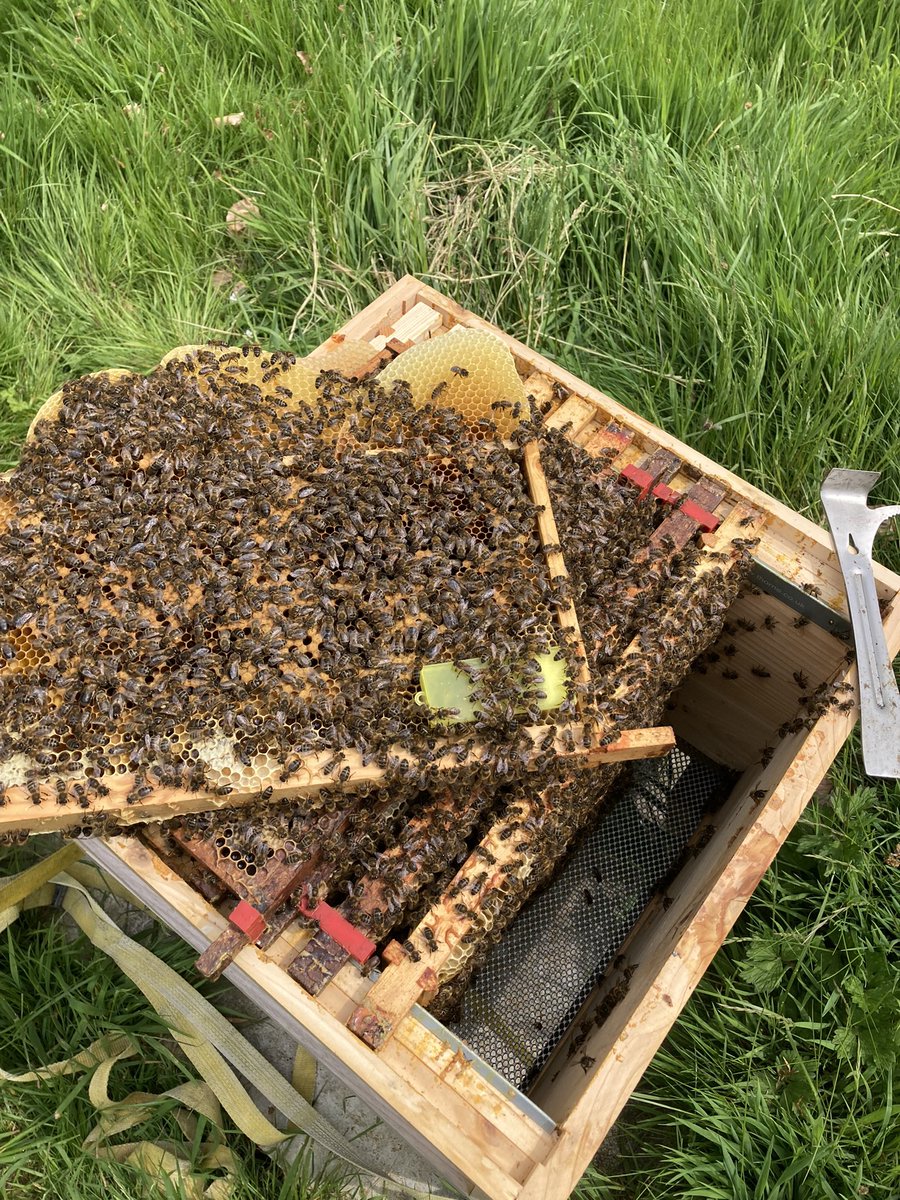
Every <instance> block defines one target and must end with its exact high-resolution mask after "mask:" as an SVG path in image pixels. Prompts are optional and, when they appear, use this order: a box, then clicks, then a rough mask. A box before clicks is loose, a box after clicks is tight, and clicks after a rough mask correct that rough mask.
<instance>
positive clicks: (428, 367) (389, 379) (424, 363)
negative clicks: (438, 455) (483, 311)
mask: <svg viewBox="0 0 900 1200" xmlns="http://www.w3.org/2000/svg"><path fill="white" fill-rule="evenodd" d="M377 379H378V382H379V383H380V384H382V385H383V386H389V385H391V384H392V383H394V381H395V380H403V381H404V382H406V383H408V384H409V387H410V390H411V393H412V398H413V402H414V403H415V404H417V405H419V406H420V407H424V406H425V405H426V404H441V405H449V406H450V407H451V408H453V409H455V411H457V412H458V413H460V414H461V415H462V417H463V419H464V420H465V421H466V422H467V424H469V425H470V426H473V427H474V426H477V424H478V422H479V421H492V422H493V423H494V425H495V426H496V427H497V434H498V435H499V436H500V437H509V436H510V434H511V433H512V432H513V430H514V429H515V428H516V427H517V426H518V424H519V420H520V417H523V416H524V415H526V414H527V412H528V405H527V402H526V399H525V388H524V386H523V384H522V380H521V379H520V378H519V376H518V373H517V372H516V365H515V362H514V361H513V358H512V355H511V354H510V353H509V351H508V350H507V349H506V347H505V346H504V345H503V343H502V342H501V341H500V340H499V339H498V338H496V337H494V335H493V334H490V333H484V332H482V331H481V330H478V329H465V328H464V327H462V326H460V325H457V326H455V327H454V328H453V329H452V330H451V331H450V332H449V333H447V334H444V335H443V336H441V337H436V338H431V339H430V340H429V341H426V342H420V343H419V345H417V346H411V347H410V348H409V349H408V350H405V351H404V352H403V353H402V354H399V355H398V356H397V357H396V358H395V359H394V361H393V362H391V363H388V365H387V366H386V367H384V368H383V370H382V371H381V372H380V373H379V375H378V376H377ZM484 436H488V435H487V432H485V435H484Z"/></svg>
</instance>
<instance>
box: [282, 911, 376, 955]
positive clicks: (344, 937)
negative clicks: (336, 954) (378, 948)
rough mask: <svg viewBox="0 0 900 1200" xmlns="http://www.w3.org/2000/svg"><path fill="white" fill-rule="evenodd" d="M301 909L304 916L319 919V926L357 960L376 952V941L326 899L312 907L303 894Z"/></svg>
mask: <svg viewBox="0 0 900 1200" xmlns="http://www.w3.org/2000/svg"><path fill="white" fill-rule="evenodd" d="M300 911H301V912H302V913H303V915H304V917H311V918H312V920H314V921H318V923H319V928H320V929H324V931H325V932H326V933H327V934H328V936H329V937H332V938H334V940H335V941H336V942H337V944H338V945H339V946H343V947H344V949H345V950H346V951H347V953H348V954H349V955H350V957H351V958H355V959H356V961H357V962H361V963H363V962H365V961H366V959H368V958H371V957H372V955H373V954H374V953H375V943H374V942H373V941H372V940H371V939H370V938H367V937H366V935H365V934H364V933H363V932H362V930H361V929H357V928H356V926H355V925H351V924H350V922H349V921H348V920H347V918H346V917H342V916H341V914H340V913H339V912H338V911H337V909H336V908H332V907H331V905H330V904H326V903H325V901H324V900H320V901H319V903H318V904H317V905H316V907H315V908H310V907H309V906H308V904H307V902H306V897H305V896H303V897H302V898H301V900H300Z"/></svg>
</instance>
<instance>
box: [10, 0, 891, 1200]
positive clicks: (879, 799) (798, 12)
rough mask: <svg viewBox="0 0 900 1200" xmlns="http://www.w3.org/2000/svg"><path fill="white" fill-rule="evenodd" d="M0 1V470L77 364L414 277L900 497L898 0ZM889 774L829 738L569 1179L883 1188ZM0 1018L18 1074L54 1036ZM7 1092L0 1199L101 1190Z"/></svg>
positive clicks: (705, 423) (94, 1174)
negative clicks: (622, 1109) (633, 1090)
mask: <svg viewBox="0 0 900 1200" xmlns="http://www.w3.org/2000/svg"><path fill="white" fill-rule="evenodd" d="M0 30H2V39H0V45H2V46H3V49H4V53H5V59H6V61H5V63H4V67H5V69H4V71H3V75H2V80H0V134H2V135H3V136H2V139H0V439H2V448H0V467H2V466H9V465H11V464H13V463H14V462H15V460H16V457H17V454H18V448H19V446H20V444H21V440H22V437H23V436H24V432H25V429H26V428H27V424H28V421H29V419H30V416H31V414H32V413H33V412H34V411H35V409H36V408H37V406H38V405H39V404H40V402H41V401H42V400H43V399H44V398H45V397H46V396H47V395H49V394H50V392H51V391H52V390H54V388H55V387H57V386H58V385H59V384H60V383H61V382H62V381H63V380H64V379H66V378H68V377H70V376H72V375H74V374H78V373H81V372H85V371H90V370H96V369H99V368H103V367H110V366H133V367H137V368H147V367H150V366H151V365H152V364H153V363H154V362H155V361H156V360H157V358H158V357H159V355H160V354H161V353H162V352H164V351H165V350H167V349H169V348H170V347H172V346H174V345H178V344H180V343H183V342H190V341H196V340H201V339H203V338H205V337H222V338H232V337H238V338H242V337H244V336H252V337H254V338H258V339H259V340H261V341H263V342H265V343H268V344H271V345H277V346H284V345H288V344H290V345H293V346H296V347H299V348H301V349H307V348H309V347H311V346H312V345H313V344H315V343H316V342H317V341H318V340H320V339H321V338H323V337H324V336H326V335H327V334H328V333H329V332H331V331H332V330H333V329H334V328H335V327H336V326H337V325H338V324H340V323H341V322H342V321H343V320H344V319H345V318H346V317H347V316H348V315H350V314H351V313H352V312H354V311H355V310H357V309H358V308H359V307H360V306H361V305H362V304H364V303H365V302H367V301H368V300H370V299H371V298H372V297H373V296H374V295H375V294H377V292H379V291H380V290H381V289H382V288H383V287H384V286H385V285H386V284H387V283H389V282H390V281H391V280H392V279H393V278H395V277H396V276H399V275H400V274H402V273H404V272H406V271H412V272H415V273H417V274H419V275H421V276H422V277H424V278H425V279H427V280H428V281H430V282H434V283H435V284H436V286H438V287H441V288H443V289H444V290H447V291H449V292H450V293H451V294H453V295H454V296H455V297H457V298H458V299H459V300H460V301H462V302H463V303H464V304H466V305H468V306H469V307H472V308H474V309H476V310H477V311H480V312H482V313H484V314H485V315H487V316H489V317H491V318H492V319H494V320H496V321H497V322H498V323H499V324H501V325H502V326H503V327H504V328H505V329H507V330H508V331H509V332H511V333H513V334H515V335H516V336H519V337H521V338H523V339H524V340H526V341H528V342H529V343H530V344H532V345H535V346H536V347H537V348H539V349H541V350H543V351H544V352H545V353H547V354H548V355H549V356H550V357H552V358H555V359H557V360H559V361H561V362H563V363H564V364H565V365H567V366H569V367H571V368H572V369H573V370H575V371H576V372H577V373H579V374H582V375H584V376H585V377H586V378H587V379H589V380H590V381H591V382H593V383H595V384H597V385H599V386H600V387H602V388H603V389H604V390H605V391H607V392H609V393H610V394H612V395H614V396H616V397H617V398H618V399H620V400H622V401H623V402H625V403H626V404H628V405H630V406H631V407H633V408H634V409H636V410H637V411H639V412H641V413H643V414H645V415H646V416H648V417H650V418H651V419H652V420H654V421H656V422H658V423H659V424H661V425H663V426H664V427H665V428H667V429H670V430H672V431H673V432H674V433H676V434H677V435H679V436H681V437H684V438H685V439H687V440H689V441H690V442H691V443H692V444H693V445H695V446H696V447H698V448H699V449H702V450H703V451H704V452H705V453H707V454H709V455H710V456H711V457H713V458H715V459H717V460H718V461H720V462H722V463H724V464H726V465H727V466H729V467H731V468H732V469H734V470H736V471H738V472H739V473H740V474H742V475H743V476H745V477H746V478H748V479H750V480H752V481H753V482H755V483H758V484H760V485H761V486H762V487H764V488H766V489H767V490H769V491H771V492H772V493H773V494H774V495H776V496H778V497H779V498H781V499H784V500H786V501H787V502H788V503H790V504H791V505H793V506H794V507H795V508H798V509H799V510H800V511H802V512H804V513H807V514H809V515H811V516H813V517H814V518H816V519H818V518H819V517H820V515H821V514H820V511H819V507H818V500H817V495H818V486H819V483H820V480H821V477H822V475H823V474H824V472H825V471H826V470H827V469H828V467H830V466H832V465H834V464H836V463H842V464H844V465H852V466H857V467H867V468H872V469H876V470H881V471H883V472H884V479H883V481H882V483H881V484H880V486H879V490H878V495H879V496H881V497H883V498H885V499H887V498H888V497H891V496H893V497H896V496H897V495H898V493H900V453H898V451H900V433H898V429H900V420H898V412H900V305H898V303H897V295H898V283H900V276H898V270H897V266H896V262H897V254H898V252H900V241H898V235H900V64H898V59H897V47H898V46H900V8H898V6H897V5H896V3H895V2H894V0H669V2H668V3H663V2H662V0H616V2H613V0H607V2H605V3H600V2H599V0H557V2H556V3H554V4H547V3H544V2H539V0H442V2H440V3H438V2H437V0H391V2H390V3H388V2H387V0H366V2H365V3H364V2H363V0H346V3H343V4H338V3H336V2H332V0H329V3H327V4H318V3H317V4H312V3H303V2H302V0H300V2H299V3H298V0H269V2H268V3H265V4H264V3H261V2H260V0H244V2H243V3H237V2H226V0H202V2H201V0H177V2H176V0H158V2H157V3H154V4H153V5H147V4H143V3H137V2H136V0H84V3H82V4H81V5H80V6H79V5H71V6H70V5H63V4H56V5H55V6H51V5H48V4H46V3H42V4H38V3H37V2H36V0H17V2H16V3H15V4H7V5H4V6H3V7H2V9H0ZM297 51H301V52H302V53H303V54H304V55H305V56H307V62H308V66H309V68H310V71H309V72H308V71H307V64H305V63H304V61H303V60H301V58H300V57H298V55H297ZM129 105H130V106H139V108H134V107H132V108H131V109H130V110H129V111H125V109H126V106H129ZM238 111H242V112H244V113H245V117H244V120H243V122H242V123H241V124H240V125H239V126H237V127H226V128H221V129H219V128H215V127H214V125H213V117H215V116H217V115H220V114H225V113H231V112H238ZM241 196H246V197H249V198H250V199H252V200H253V201H254V202H255V203H256V204H257V205H258V207H259V210H260V216H259V219H258V221H256V222H255V223H254V226H253V229H252V232H251V233H250V235H249V236H247V237H246V238H244V239H243V240H240V241H236V240H235V239H233V238H231V237H230V236H229V234H228V232H227V230H226V223H225V216H226V212H227V210H228V208H229V206H230V205H231V204H232V203H233V202H234V201H235V200H236V199H238V198H239V197H241ZM221 271H228V272H230V274H231V276H232V280H231V282H230V283H229V284H228V285H227V286H225V287H220V286H217V285H216V282H215V279H216V274H215V273H216V272H221ZM881 556H882V557H883V558H884V559H885V561H888V562H889V563H891V565H893V566H894V567H895V568H898V567H900V554H898V547H897V542H896V539H892V538H890V537H887V536H885V535H882V542H881ZM895 802H896V791H893V792H892V791H891V789H890V788H889V787H887V786H886V785H875V786H873V787H871V788H870V789H869V790H863V785H862V775H861V773H860V770H859V764H858V760H857V758H856V757H855V754H854V752H853V751H852V750H851V751H848V752H847V753H846V754H845V755H843V756H842V759H841V761H840V764H839V767H838V783H837V785H836V789H835V805H834V807H833V808H823V809H821V810H820V811H817V812H815V813H814V814H813V815H812V816H810V817H809V818H808V819H807V820H806V821H805V822H804V824H803V829H802V832H801V834H800V835H799V836H798V837H795V838H794V839H793V840H792V842H791V843H790V846H789V848H788V849H787V850H786V851H785V852H784V853H783V854H782V856H781V858H780V860H779V863H778V866H777V867H776V869H775V870H774V871H773V872H772V873H771V874H770V876H769V877H767V879H766V881H765V882H764V884H763V885H762V887H761V889H760V892H759V893H758V895H757V897H756V898H755V900H754V901H753V903H752V904H751V906H750V909H749V911H748V913H747V915H746V916H745V917H744V918H743V919H742V921H741V922H740V923H739V925H738V928H737V930H736V932H735V934H734V936H733V937H732V939H731V941H730V942H729V945H728V947H727V948H726V949H725V950H724V951H723V952H722V954H720V955H719V957H718V959H717V960H716V964H715V966H714V968H713V970H712V971H711V972H710V973H709V974H708V976H707V978H706V981H705V983H704V985H703V986H702V988H701V989H700V990H699V992H698V994H697V995H696V996H695V997H694V999H693V1000H692V1001H691V1003H690V1005H689V1006H688V1009H687V1011H686V1014H685V1016H684V1017H683V1019H682V1020H681V1021H680V1023H679V1025H678V1026H677V1028H676V1031H675V1032H674V1033H673V1035H672V1036H671V1037H670V1039H669V1040H668V1042H667V1043H666V1046H665V1048H664V1050H663V1052H662V1053H661V1054H660V1056H659V1057H658V1059H657V1061H656V1063H655V1064H654V1066H653V1068H652V1069H651V1071H650V1072H649V1074H648V1075H647V1076H646V1077H645V1080H644V1083H643V1085H642V1090H641V1093H640V1095H639V1097H638V1098H637V1099H636V1100H635V1101H634V1103H633V1104H632V1106H631V1107H630V1109H629V1111H628V1114H627V1118H626V1122H625V1129H626V1134H625V1135H624V1136H623V1146H624V1149H625V1156H626V1157H625V1162H626V1165H627V1169H628V1172H629V1181H628V1185H627V1189H628V1190H627V1191H623V1187H624V1186H625V1185H624V1184H621V1182H616V1181H607V1182H603V1181H602V1180H601V1179H600V1178H599V1177H597V1176H593V1177H591V1178H589V1179H588V1180H586V1182H585V1184H584V1185H583V1189H584V1194H585V1195H592V1196H607V1195H608V1196H614V1195H619V1194H628V1193H629V1192H630V1193H633V1194H634V1195H638V1196H646V1197H663V1196H666V1197H668V1196H696V1197H704V1198H714V1197H716V1198H717V1197H720V1196H721V1197H727V1198H729V1200H730V1198H731V1197H737V1198H743V1197H754V1200H757V1198H758V1200H763V1198H765V1200H783V1198H786V1197H792V1198H793V1197H798V1198H799V1197H802V1200H820V1198H821V1200H825V1198H827V1197H828V1198H830V1197H835V1196H839V1197H841V1198H842V1200H843V1198H844V1197H847V1196H853V1195H855V1194H869V1195H873V1196H884V1197H888V1196H892V1195H894V1196H896V1195H897V1194H898V1193H900V1177H898V1171H900V1166H898V1163H900V1146H898V1137H897V1133H896V1129H897V1122H896V1116H895V1113H894V1109H893V1104H894V1096H895V1084H894V1063H893V1059H892V1053H891V1045H892V1044H893V1045H896V1041H895V1042H894V1043H891V1038H892V1037H894V1038H895V1039H896V1036H897V1032H898V1031H897V1012H896V1002H895V999H894V997H893V991H894V990H895V989H894V987H893V985H894V982H895V976H894V975H893V974H892V971H893V968H892V967H891V966H890V965H889V964H890V962H891V955H892V954H894V955H895V954H896V949H897V924H896V882H895V881H896V879H897V875H896V873H895V872H894V873H892V871H891V869H890V868H889V867H887V866H886V865H885V862H884V858H885V854H886V852H887V851H888V850H890V849H892V848H893V842H895V841H897V840H900V834H898V832H897V823H896V809H895V807H893V805H895ZM20 938H21V934H19V933H18V932H17V933H16V934H15V935H14V936H13V937H12V938H10V939H8V940H7V942H6V946H5V949H4V951H3V954H4V955H5V959H4V962H5V963H6V962H8V961H9V960H10V956H14V955H25V956H26V957H29V956H30V959H32V960H33V962H32V963H31V967H30V968H29V969H33V970H35V971H39V970H41V969H46V968H42V967H41V959H42V956H45V955H51V954H52V955H54V956H56V955H58V953H59V947H58V946H56V945H55V943H53V942H52V937H51V934H50V933H49V932H48V931H46V930H45V929H44V927H43V926H42V925H40V924H39V925H38V926H37V927H36V929H35V930H34V931H32V932H30V933H29V935H28V939H27V940H26V942H25V944H24V945H20ZM35 939H36V940H35ZM41 939H44V940H41ZM47 939H50V940H47ZM29 947H30V949H29ZM65 961H67V962H68V961H69V960H65ZM85 962H92V960H89V959H85V960H84V961H82V960H80V959H79V961H78V963H77V964H76V963H74V962H69V966H68V968H67V969H70V970H71V972H72V974H71V980H72V982H73V983H74V981H76V980H77V979H78V978H80V975H79V972H82V971H84V970H85V969H86V967H85ZM90 971H91V972H93V973H92V974H91V975H90V976H89V980H95V981H96V985H97V987H98V988H99V987H100V986H101V984H102V985H103V986H104V987H105V988H106V989H107V991H106V992H105V993H104V994H105V995H106V996H108V997H109V998H110V1002H109V1004H108V1008H109V1011H110V1012H113V1013H115V1012H116V1004H115V1003H114V1002H113V1001H112V993H111V992H110V991H109V987H110V984H109V977H108V975H106V974H105V971H106V968H104V967H103V966H102V965H101V966H96V965H91V966H90ZM104 980H106V983H103V981H104ZM45 986H49V985H45ZM0 987H2V989H3V996H4V1003H5V1004H11V1003H12V1002H13V1000H12V998H11V997H13V996H14V994H15V989H14V988H13V987H12V985H11V984H10V983H9V981H8V979H7V978H6V977H4V981H3V982H2V984H0ZM48 994H49V993H48ZM98 994H99V993H98ZM49 1011H50V1010H49V1009H48V1010H47V1012H49ZM130 1011H131V1017H130V1018H129V1019H130V1020H132V1021H133V1022H135V1023H136V1024H137V1025H138V1026H140V1025H141V1022H146V1021H147V1020H148V1018H147V1017H146V1015H145V1014H144V1015H141V1013H139V1012H138V1011H137V1009H136V1008H135V1007H134V1005H132V1009H131V1010H130ZM92 1019H93V1018H92ZM96 1019H97V1021H98V1022H99V1021H100V1019H101V1015H100V1014H99V1013H98V1014H96ZM19 1020H20V1021H23V1030H24V1032H23V1033H22V1039H24V1040H21V1041H16V1039H11V1040H10V1039H8V1040H7V1042H6V1043H5V1045H4V1048H3V1052H2V1053H3V1065H5V1066H7V1067H13V1066H15V1065H18V1064H20V1063H21V1062H22V1061H24V1059H25V1058H26V1057H30V1056H31V1055H34V1056H35V1057H39V1056H40V1054H42V1053H43V1052H44V1051H47V1052H52V1051H53V1050H54V1047H55V1045H56V1044H55V1043H54V1042H52V1039H50V1037H49V1034H50V1033H52V1032H53V1029H54V1028H55V1027H54V1026H53V1024H52V1019H51V1017H50V1016H45V1017H42V1018H41V1020H45V1021H46V1022H48V1024H47V1025H46V1031H48V1032H47V1035H46V1038H45V1039H44V1040H41V1039H40V1038H39V1039H38V1041H36V1042H32V1041H31V1040H29V1039H31V1038H32V1037H38V1034H37V1033H34V1032H33V1031H32V1032H29V1030H31V1028H32V1026H31V1024H30V1023H28V1022H24V1018H22V1017H20V1018H19ZM41 1028H44V1027H43V1026H42V1027H41ZM170 1065H171V1064H170ZM160 1070H161V1071H162V1070H163V1067H162V1066H161V1067H160ZM151 1073H152V1072H151ZM163 1073H164V1071H163ZM0 1101H2V1104H3V1105H4V1113H3V1116H2V1120H5V1121H7V1122H8V1123H10V1124H11V1125H12V1126H14V1127H15V1128H18V1129H22V1130H27V1131H28V1136H29V1138H31V1139H32V1140H31V1141H30V1143H29V1145H28V1147H26V1146H25V1143H24V1142H23V1141H22V1140H21V1139H20V1140H18V1141H16V1140H15V1138H12V1139H11V1138H10V1137H6V1135H4V1137H6V1147H7V1148H6V1149H0V1171H2V1170H7V1171H8V1170H10V1169H12V1168H11V1167H10V1164H11V1163H13V1162H15V1163H18V1164H19V1165H18V1166H16V1167H15V1170H16V1172H18V1174H17V1175H16V1183H15V1190H12V1191H11V1193H10V1194H15V1195H16V1196H21V1197H23V1198H24V1197H29V1198H30V1197H32V1196H35V1197H36V1196H43V1195H45V1194H48V1193H47V1191H46V1189H47V1187H48V1186H49V1185H48V1184H47V1182H46V1181H47V1180H48V1179H54V1180H61V1181H63V1182H61V1183H59V1184H54V1185H53V1186H58V1187H60V1188H62V1189H65V1188H69V1189H70V1190H68V1191H67V1192H65V1194H66V1195H71V1196H84V1197H85V1198H87V1197H93V1196H99V1195H100V1194H101V1193H102V1190H103V1188H104V1187H105V1186H107V1183H106V1182H105V1181H106V1180H107V1176H108V1175H109V1173H110V1172H113V1173H114V1171H113V1168H107V1167H103V1168H100V1167H98V1166H97V1164H95V1163H93V1162H92V1161H90V1160H84V1159H81V1158H79V1156H78V1154H77V1152H76V1150H75V1149H73V1147H76V1146H77V1144H78V1143H79V1137H78V1136H77V1133H78V1132H81V1136H83V1132H86V1125H85V1123H86V1122H87V1121H88V1120H89V1115H88V1112H87V1108H86V1106H85V1105H84V1104H83V1103H82V1102H81V1101H79V1100H78V1099H76V1100H74V1101H73V1102H72V1103H71V1105H70V1106H69V1107H68V1108H67V1109H66V1110H65V1114H64V1117H63V1118H61V1120H60V1121H59V1122H56V1123H54V1122H53V1120H52V1113H53V1110H54V1106H55V1105H56V1104H57V1103H59V1097H57V1096H56V1095H55V1094H51V1091H50V1089H48V1090H47V1091H46V1092H36V1093H26V1092H24V1091H18V1090H17V1091H8V1090H5V1089H4V1090H3V1091H2V1092H0ZM2 1140H3V1139H0V1141H2ZM10 1146H11V1147H12V1149H10V1148H9V1147H10ZM4 1154H5V1155H6V1157H5V1158H4V1157H3V1155H4ZM17 1155H18V1157H16V1156H17ZM248 1161H250V1162H251V1166H250V1167H248V1170H249V1171H251V1174H252V1171H253V1170H256V1168H255V1167H254V1166H253V1164H252V1161H251V1160H250V1159H249V1158H248ZM254 1178H255V1177H254ZM122 1186H123V1187H124V1186H125V1185H124V1184H123V1185H122ZM242 1186H243V1184H242ZM247 1186H248V1187H249V1186H250V1184H248V1185H247ZM252 1186H253V1187H255V1188H257V1190H258V1192H259V1194H265V1195H277V1194H279V1190H280V1189H281V1186H282V1185H281V1183H280V1182H276V1181H275V1177H274V1176H272V1177H271V1178H269V1179H268V1182H266V1181H265V1180H263V1181H260V1180H259V1179H257V1180H256V1182H254V1183H253V1184H252ZM864 1188H868V1189H869V1191H868V1193H865V1192H864V1191H863V1189H864ZM267 1189H268V1190H267ZM248 1194H251V1193H248ZM252 1194H255V1193H252Z"/></svg>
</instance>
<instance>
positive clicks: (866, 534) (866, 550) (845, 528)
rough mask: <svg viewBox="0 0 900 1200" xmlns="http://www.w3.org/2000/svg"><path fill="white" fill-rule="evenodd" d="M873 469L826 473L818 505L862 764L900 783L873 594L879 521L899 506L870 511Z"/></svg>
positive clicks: (899, 711) (896, 725) (892, 695)
mask: <svg viewBox="0 0 900 1200" xmlns="http://www.w3.org/2000/svg"><path fill="white" fill-rule="evenodd" d="M878 479H879V473H878V472H877V471H848V470H844V469H842V468H837V469H835V470H834V471H831V472H829V474H828V476H827V477H826V479H825V482H824V483H823V484H822V492H821V495H822V504H823V505H824V506H825V514H826V516H827V517H828V524H829V527H830V528H831V536H832V538H833V539H834V548H835V550H836V551H837V556H838V560H839V562H840V564H841V572H842V573H843V576H844V585H845V587H846V588H847V605H848V607H849V609H850V620H851V623H852V625H853V637H854V640H855V642H856V665H857V669H858V672H859V692H860V697H859V705H860V721H861V724H862V748H863V765H864V766H865V769H866V772H867V774H869V775H878V776H883V777H885V778H888V779H900V692H898V690H897V681H896V679H895V678H894V669H893V665H892V663H891V656H890V654H889V653H888V648H887V642H886V641H885V637H884V626H883V625H882V623H881V613H880V611H879V608H878V594H877V592H876V591H875V575H874V572H873V570H872V544H873V542H874V540H875V534H876V533H877V532H878V529H879V527H880V525H881V524H882V522H883V521H887V520H888V518H889V517H897V516H900V504H894V505H885V506H884V507H883V508H869V506H868V504H867V502H866V501H867V497H868V495H869V492H870V491H871V490H872V488H873V487H874V486H875V484H876V483H877V482H878Z"/></svg>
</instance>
